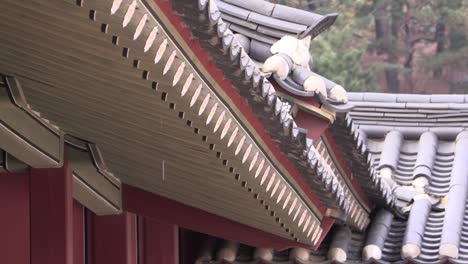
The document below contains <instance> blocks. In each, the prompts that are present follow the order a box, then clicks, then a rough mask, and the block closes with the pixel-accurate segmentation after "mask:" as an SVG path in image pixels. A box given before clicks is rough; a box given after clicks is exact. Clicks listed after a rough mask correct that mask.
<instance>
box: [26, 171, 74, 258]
mask: <svg viewBox="0 0 468 264" xmlns="http://www.w3.org/2000/svg"><path fill="white" fill-rule="evenodd" d="M30 181H31V182H30V195H31V211H30V213H31V222H30V223H31V264H72V263H73V198H72V174H71V171H70V170H69V169H68V166H67V165H65V166H63V168H59V169H32V170H31V176H30Z"/></svg>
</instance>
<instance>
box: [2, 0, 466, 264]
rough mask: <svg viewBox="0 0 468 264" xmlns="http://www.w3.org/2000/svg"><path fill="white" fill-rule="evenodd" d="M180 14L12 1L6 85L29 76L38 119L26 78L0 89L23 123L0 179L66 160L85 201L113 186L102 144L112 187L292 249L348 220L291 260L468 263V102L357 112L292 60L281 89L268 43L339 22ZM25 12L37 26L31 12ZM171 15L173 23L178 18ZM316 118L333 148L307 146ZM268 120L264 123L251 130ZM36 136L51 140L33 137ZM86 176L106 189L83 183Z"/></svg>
mask: <svg viewBox="0 0 468 264" xmlns="http://www.w3.org/2000/svg"><path fill="white" fill-rule="evenodd" d="M168 3H169V2H167V1H161V2H160V3H159V2H158V3H154V2H153V1H144V0H138V1H136V0H135V1H133V0H102V1H98V0H89V1H86V2H84V1H58V0H57V1H55V2H53V1H50V2H49V1H40V4H39V5H38V6H37V7H36V8H34V9H32V8H31V6H29V4H28V3H23V2H15V1H11V2H9V3H8V4H7V5H5V6H2V7H4V8H5V10H6V12H8V13H11V14H14V15H12V16H11V17H10V18H9V19H5V20H3V21H1V22H0V25H2V26H5V27H6V28H8V32H7V33H5V35H2V37H4V38H5V40H4V41H5V43H6V44H4V46H5V47H4V49H3V50H2V51H1V52H0V72H5V73H7V74H8V75H13V76H18V78H19V79H20V80H21V81H22V82H23V83H24V95H26V97H28V100H29V101H31V104H32V105H33V106H34V107H33V108H34V109H38V110H40V112H41V114H39V113H38V112H35V111H32V109H31V107H30V106H29V105H28V104H26V103H25V100H23V99H24V98H25V96H23V92H17V91H20V90H19V89H16V90H15V87H17V85H16V86H15V83H16V82H15V83H13V82H11V83H7V82H8V81H7V80H8V78H11V77H8V78H7V79H5V80H3V79H2V82H0V86H1V87H2V88H8V90H5V91H8V93H9V94H8V96H7V92H4V91H3V90H0V91H1V92H4V93H3V94H0V95H2V97H1V99H2V100H3V101H2V105H1V107H5V109H7V110H8V111H3V112H0V117H1V119H0V121H3V122H8V125H9V127H7V129H3V130H1V131H2V132H4V133H6V135H7V136H9V138H10V139H8V140H6V137H2V138H0V143H1V144H2V145H1V146H0V148H1V149H2V151H0V157H1V158H2V162H1V163H0V168H1V169H2V170H12V169H13V170H15V169H17V168H19V169H21V168H24V167H25V166H26V167H27V166H31V167H41V166H43V165H44V164H43V162H44V160H42V159H41V158H43V157H44V156H47V155H48V156H52V157H54V159H52V161H50V160H47V159H46V161H47V162H49V163H50V164H49V163H47V162H46V163H47V164H45V166H49V167H53V166H59V165H60V164H61V162H62V159H63V158H64V156H63V153H61V152H60V150H62V149H63V148H64V146H65V147H66V148H67V151H68V152H69V153H70V156H69V161H70V164H71V167H72V168H74V169H73V171H74V172H75V175H74V176H75V178H74V179H76V181H77V184H81V185H77V186H78V187H76V188H77V190H79V191H77V194H78V195H79V194H83V193H85V192H89V190H88V189H86V188H85V187H86V186H84V185H85V184H86V182H90V181H92V180H94V179H96V178H98V179H101V180H102V179H112V178H113V176H112V174H111V173H110V172H109V171H108V169H107V166H104V163H103V162H102V157H101V151H98V149H97V146H100V147H102V153H103V155H104V156H106V157H109V159H108V160H109V167H110V169H112V171H115V172H116V175H117V177H118V179H117V180H115V182H118V183H120V182H119V180H122V181H123V182H124V183H127V184H130V185H133V186H136V187H139V188H142V189H145V190H148V191H151V192H154V193H158V194H161V195H163V196H165V197H168V198H170V199H174V200H177V201H178V202H182V203H184V204H188V205H190V206H194V207H197V208H201V209H203V210H206V211H208V212H211V213H213V214H218V215H221V216H223V217H226V218H228V219H231V220H234V221H237V222H241V223H243V224H247V225H249V226H252V227H255V228H257V229H260V230H263V231H266V232H269V233H273V234H275V235H277V236H279V237H282V238H286V239H289V240H291V241H294V245H295V246H297V245H298V244H300V245H308V246H313V247H314V248H316V247H318V245H319V244H321V242H322V240H323V239H324V237H325V235H326V234H327V232H328V231H329V230H330V227H331V225H332V224H333V223H334V222H336V223H337V224H336V226H335V227H334V228H333V229H332V231H331V233H330V235H328V236H327V238H325V240H324V242H323V243H322V246H321V247H320V248H319V249H317V250H316V251H313V252H307V251H304V250H302V249H299V248H296V249H294V250H292V252H293V253H291V256H292V257H283V255H281V254H279V255H278V257H277V258H278V260H284V261H289V260H294V259H296V258H298V259H301V261H302V260H303V261H309V262H311V261H312V262H316V261H327V258H328V259H330V260H335V261H343V262H345V261H347V262H350V261H351V262H353V261H356V262H362V259H363V258H364V260H365V261H371V262H372V261H382V262H394V261H400V260H401V259H406V258H408V259H414V260H415V261H420V262H424V263H428V262H438V261H439V255H441V256H442V257H449V258H451V259H453V260H455V261H462V262H463V261H464V260H465V259H466V258H467V257H466V256H465V255H466V254H467V253H466V251H468V247H467V246H466V245H465V241H466V240H467V239H468V237H466V236H467V235H466V234H465V232H464V231H465V230H464V228H465V229H467V228H468V227H465V225H466V224H465V222H464V221H465V219H464V214H465V211H463V210H460V208H462V209H464V208H465V206H466V198H467V197H466V193H467V189H468V180H467V179H468V175H466V174H467V173H468V169H467V165H466V164H465V162H463V161H465V160H466V159H467V157H468V146H467V144H468V135H467V134H468V132H466V130H465V129H466V127H467V124H468V122H467V116H466V115H467V114H468V97H467V96H464V95H453V96H452V95H446V96H445V95H444V96H442V95H431V96H426V95H391V94H387V95H385V94H372V93H350V94H348V96H349V98H347V97H346V93H345V92H344V90H343V88H342V87H341V86H340V85H338V84H335V83H333V82H332V81H329V80H327V79H326V78H324V77H322V76H319V75H317V74H315V73H313V72H312V71H310V65H309V64H311V60H307V61H306V64H307V65H300V66H301V67H302V70H300V71H291V68H292V65H293V64H296V65H295V68H300V67H296V66H298V65H299V64H297V61H294V60H293V59H292V57H291V56H289V55H290V54H289V55H288V54H286V53H288V52H289V51H287V52H286V53H281V52H280V53H281V54H280V53H278V54H277V53H275V55H277V57H276V59H278V60H280V61H281V60H282V61H283V62H282V63H283V66H284V65H285V63H286V64H287V65H286V66H288V67H289V68H287V67H286V68H287V69H289V71H288V72H287V76H286V77H285V78H284V79H283V78H280V76H279V74H277V73H274V74H273V77H271V76H270V74H269V73H265V72H262V69H264V68H263V66H264V64H267V63H266V61H267V60H268V59H269V58H270V57H271V56H272V55H273V53H274V52H272V45H274V44H277V43H279V42H281V41H282V40H287V41H292V43H295V44H297V45H303V44H304V43H303V42H307V40H308V37H309V36H310V38H313V37H315V36H316V35H317V34H319V33H320V32H321V31H323V30H324V29H326V28H327V27H328V26H330V25H331V24H332V23H333V21H334V20H335V18H336V14H331V15H326V16H321V15H317V14H312V13H307V12H304V11H302V10H297V9H292V8H289V7H286V6H282V5H274V4H271V3H268V2H265V1H260V0H255V1H237V0H223V1H221V0H219V1H215V0H211V1H208V0H199V1H192V0H172V1H170V3H172V4H173V5H172V9H171V7H170V5H169V8H168ZM2 4H3V3H2ZM25 10H26V11H27V13H28V16H21V15H19V14H22V13H23V12H25ZM172 12H174V13H176V14H177V18H176V19H174V18H173V17H172V18H168V17H170V15H171V14H172ZM46 14H47V15H46ZM180 18H181V20H180ZM183 25H189V27H187V28H184V27H183ZM31 28H32V29H31ZM29 29H31V30H29ZM25 33H27V34H26V35H28V36H29V37H30V38H32V39H34V40H35V41H34V42H32V41H30V40H29V39H26V38H25V37H24V35H25ZM286 37H289V39H288V38H286ZM83 39H86V41H83ZM70 43H73V45H70ZM304 45H305V44H304ZM302 48H303V49H304V47H302ZM305 50H306V51H307V54H308V55H310V54H309V53H308V49H305ZM296 55H297V54H296ZM197 56H198V57H197ZM77 58H78V59H77ZM283 77H284V76H283ZM309 77H312V79H314V78H315V79H314V80H315V81H317V80H320V81H319V82H316V83H314V84H317V85H319V84H323V85H322V86H323V87H325V88H326V92H325V93H319V92H318V91H305V90H304V89H305V88H304V87H305V86H304V82H305V80H306V79H307V78H309ZM303 86H304V87H303ZM90 87H92V89H90ZM313 88H314V87H313ZM333 91H335V92H337V91H338V92H337V93H334V92H333ZM11 94H14V95H19V96H12V95H11ZM317 95H318V96H317ZM328 95H329V96H328ZM337 95H338V96H337ZM327 96H328V97H327ZM309 97H310V98H309ZM314 97H315V98H314ZM15 98H16V99H21V100H23V101H24V102H23V103H21V101H18V100H16V101H15ZM304 98H306V99H307V100H306V99H304ZM337 98H339V100H335V99H337ZM302 99H304V100H302ZM308 99H310V100H308ZM315 99H318V100H315ZM348 99H349V100H348ZM11 100H13V101H11ZM244 101H246V102H247V103H245V102H244ZM5 102H6V103H5ZM18 102H19V103H18ZM3 103H5V104H3ZM2 109H3V108H2ZM245 109H247V110H245ZM350 109H352V110H350ZM349 110H350V111H349ZM339 111H349V112H348V113H346V114H337V113H336V112H339ZM306 112H307V113H308V115H306V117H304V115H301V113H306ZM16 113H21V114H19V115H16ZM312 115H316V116H315V117H316V119H314V120H321V121H320V122H325V123H326V124H327V125H328V122H333V124H332V125H331V126H330V128H329V129H328V131H326V132H325V135H322V136H318V137H315V138H314V137H313V136H311V135H312V134H313V133H312V132H315V131H313V130H314V129H316V126H314V124H312V125H310V124H309V125H307V121H310V120H307V118H308V117H311V116H312ZM44 116H47V118H50V120H53V123H54V124H57V125H58V126H55V125H52V124H51V123H52V122H50V121H48V120H47V119H45V118H44ZM257 119H258V121H260V122H259V123H260V124H261V125H257V124H253V121H252V120H255V121H257ZM18 120H19V121H18ZM304 120H305V121H304ZM317 122H319V121H317ZM23 123H29V124H31V126H33V127H37V128H38V131H39V132H38V133H31V131H27V129H25V128H24V127H22V124H23ZM15 126H16V127H15ZM10 127H12V128H14V129H13V130H12V129H9V128H10ZM5 131H6V132H5ZM7 132H8V133H7ZM321 132H323V131H319V132H318V133H317V134H321ZM66 134H68V135H78V136H79V137H80V139H78V138H75V139H73V138H70V137H65V136H64V135H66ZM39 137H44V138H46V139H41V138H39ZM18 138H20V140H18ZM24 138H26V139H27V140H30V141H31V142H32V143H34V144H28V143H31V142H27V140H24ZM13 139H14V140H13ZM12 142H16V143H18V144H16V145H12ZM50 142H52V144H46V143H50ZM44 144H45V145H44ZM43 145H44V146H43ZM18 146H21V147H22V148H19V147H18ZM44 150H45V151H44ZM10 154H13V156H14V157H15V158H12V155H10ZM22 155H23V156H22ZM16 158H18V160H16ZM19 160H21V162H23V163H25V164H23V165H24V166H23V165H22V164H21V162H19ZM83 160H87V161H88V163H87V164H83V163H82V161H83ZM36 161H39V162H40V163H35V162H36ZM89 161H91V162H89ZM18 164H19V165H18ZM285 164H286V165H287V166H286V165H285ZM11 165H13V166H11ZM80 172H83V174H88V175H92V176H90V177H89V178H86V177H85V182H84V183H83V182H82V183H80V182H79V180H80V177H79V175H80ZM155 175H157V176H155ZM81 178H83V177H81ZM112 182H113V180H110V181H109V180H106V181H104V184H105V186H106V188H110V189H111V190H112V191H111V193H110V194H109V195H108V196H106V197H111V199H113V201H114V202H115V203H120V200H119V199H120V196H119V195H120V189H119V188H118V184H113V183H112ZM101 183H102V182H101ZM95 184H96V186H99V185H100V183H99V182H97V183H95ZM80 188H81V189H80ZM186 190H191V192H190V193H188V192H187V191H186ZM98 196H99V194H98ZM85 197H86V196H85ZM97 198H100V197H97ZM81 199H83V202H82V203H83V204H85V205H86V203H87V202H88V204H89V206H92V205H93V204H94V202H93V201H91V202H90V201H89V200H88V201H86V200H84V199H86V198H81ZM93 199H94V198H93ZM101 200H102V199H101ZM233 201H235V202H233ZM111 207H112V206H111ZM107 209H109V208H107ZM376 209H377V211H376ZM99 210H100V208H96V211H97V212H99ZM119 210H120V208H119V206H114V208H111V209H110V211H111V212H118V211H119ZM371 219H372V223H371V224H369V223H370V221H371ZM449 221H453V223H452V222H449ZM369 226H370V228H369ZM227 247H228V248H229V247H236V246H233V245H232V243H231V244H227ZM260 251H261V252H266V253H267V254H268V252H271V251H270V250H267V251H265V250H263V251H262V250H260ZM249 252H250V251H249ZM252 252H255V251H252ZM361 252H364V253H363V254H361ZM310 254H312V256H314V258H313V259H312V258H311V255H310ZM326 255H327V256H328V257H326ZM274 256H276V255H275V254H273V253H272V259H271V260H274ZM231 259H232V258H231ZM251 259H253V258H251ZM234 260H235V257H234V259H232V261H234ZM239 261H241V262H242V261H243V259H239ZM249 261H250V260H249Z"/></svg>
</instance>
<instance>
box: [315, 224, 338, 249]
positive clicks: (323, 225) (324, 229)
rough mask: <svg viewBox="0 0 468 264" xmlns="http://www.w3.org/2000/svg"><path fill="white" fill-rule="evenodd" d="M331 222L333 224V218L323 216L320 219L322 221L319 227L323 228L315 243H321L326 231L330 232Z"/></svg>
mask: <svg viewBox="0 0 468 264" xmlns="http://www.w3.org/2000/svg"><path fill="white" fill-rule="evenodd" d="M333 224H335V219H333V218H330V217H325V218H324V219H322V223H321V224H320V227H321V228H322V229H323V232H322V235H321V236H320V238H319V240H318V242H317V245H320V244H322V241H323V240H324V239H325V237H326V236H327V234H328V232H330V229H331V228H332V227H333Z"/></svg>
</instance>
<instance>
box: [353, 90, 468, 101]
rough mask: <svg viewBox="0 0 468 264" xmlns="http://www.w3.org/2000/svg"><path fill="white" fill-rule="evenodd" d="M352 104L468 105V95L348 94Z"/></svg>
mask: <svg viewBox="0 0 468 264" xmlns="http://www.w3.org/2000/svg"><path fill="white" fill-rule="evenodd" d="M348 100H349V101H350V102H386V103H468V94H403V93H402V94H396V93H376V92H348Z"/></svg>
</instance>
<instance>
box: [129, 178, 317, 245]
mask: <svg viewBox="0 0 468 264" xmlns="http://www.w3.org/2000/svg"><path fill="white" fill-rule="evenodd" d="M122 201H123V209H124V210H125V211H128V212H132V213H135V214H138V215H141V216H146V217H150V218H153V219H155V220H157V221H159V222H162V223H167V224H171V225H178V226H180V227H182V228H186V229H190V230H193V231H197V232H200V233H204V234H208V235H211V236H214V237H219V238H223V239H226V240H234V241H239V242H240V243H243V244H246V245H251V246H254V247H272V248H274V249H276V250H284V249H287V248H290V247H309V246H308V245H305V244H301V243H297V242H294V241H291V240H288V239H285V238H282V237H279V236H275V235H273V234H270V233H267V232H264V231H261V230H258V229H256V228H253V227H250V226H247V225H243V224H240V223H237V222H234V221H232V220H229V219H226V218H224V217H221V216H218V215H214V214H211V213H208V212H205V211H203V210H200V209H197V208H193V207H190V206H188V205H184V204H182V203H179V202H176V201H173V200H170V199H168V198H164V197H162V196H159V195H156V194H153V193H150V192H146V191H143V190H141V189H138V188H135V187H132V186H129V185H126V184H123V185H122Z"/></svg>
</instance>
